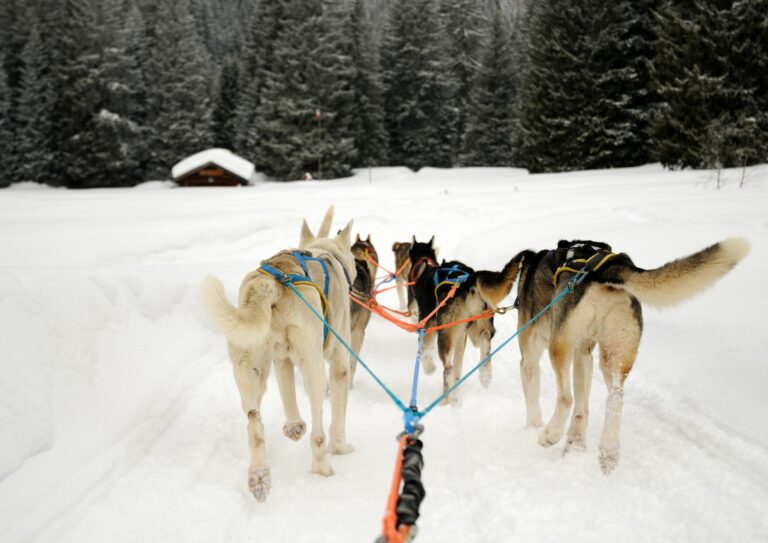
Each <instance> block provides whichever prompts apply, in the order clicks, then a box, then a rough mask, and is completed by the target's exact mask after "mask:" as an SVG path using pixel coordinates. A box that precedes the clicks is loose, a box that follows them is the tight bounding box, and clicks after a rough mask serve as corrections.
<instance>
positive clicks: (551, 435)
mask: <svg viewBox="0 0 768 543" xmlns="http://www.w3.org/2000/svg"><path fill="white" fill-rule="evenodd" d="M561 437H562V434H558V433H556V432H550V431H549V430H548V429H547V428H545V429H544V431H543V432H541V434H539V445H541V446H542V447H545V448H548V447H551V446H552V445H556V444H557V442H558V441H560V438H561Z"/></svg>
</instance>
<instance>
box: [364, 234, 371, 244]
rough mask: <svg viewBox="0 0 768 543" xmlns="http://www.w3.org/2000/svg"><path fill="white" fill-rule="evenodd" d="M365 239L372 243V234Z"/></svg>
mask: <svg viewBox="0 0 768 543" xmlns="http://www.w3.org/2000/svg"><path fill="white" fill-rule="evenodd" d="M365 241H367V242H368V243H370V242H371V235H370V234H368V237H367V238H365Z"/></svg>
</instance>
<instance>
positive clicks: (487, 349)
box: [467, 320, 494, 388]
mask: <svg viewBox="0 0 768 543" xmlns="http://www.w3.org/2000/svg"><path fill="white" fill-rule="evenodd" d="M467 332H468V333H469V338H470V339H471V340H472V345H474V346H475V347H477V348H479V349H480V360H483V359H485V358H486V357H487V356H488V355H489V354H490V353H491V338H492V337H493V333H494V328H493V320H481V321H475V322H473V323H471V324H470V325H469V327H468V329H467ZM478 373H479V376H480V384H481V385H483V387H485V388H488V387H489V386H490V384H491V378H492V377H493V367H492V366H491V359H490V358H489V359H488V361H487V362H486V363H485V364H483V365H482V367H481V368H480V370H479V372H478Z"/></svg>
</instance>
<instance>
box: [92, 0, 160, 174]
mask: <svg viewBox="0 0 768 543" xmlns="http://www.w3.org/2000/svg"><path fill="white" fill-rule="evenodd" d="M104 7H105V10H106V12H105V17H106V19H107V21H106V25H105V26H106V27H107V28H108V29H109V32H108V35H107V36H105V40H104V43H105V47H104V48H103V49H102V54H101V59H100V65H99V82H100V85H101V100H100V103H99V110H98V112H97V113H96V114H95V116H94V119H93V123H94V128H93V132H92V135H91V150H92V153H93V160H94V162H95V163H97V164H99V165H100V172H99V175H97V176H93V177H91V178H90V179H89V182H88V183H87V186H116V187H119V186H131V185H134V184H135V183H137V182H138V181H141V180H142V179H143V177H144V172H143V170H142V161H143V160H144V156H145V155H146V149H147V148H146V144H145V138H146V133H147V130H146V127H145V126H144V125H143V122H144V119H145V109H144V103H145V100H146V88H145V82H144V76H143V73H142V70H141V66H140V65H139V59H138V58H137V56H136V54H135V53H136V51H137V49H138V50H140V42H141V40H142V39H143V38H144V34H143V32H144V26H143V19H142V17H141V14H140V13H139V11H138V8H137V7H136V6H129V5H126V3H124V2H123V1H122V0H111V1H108V2H105V4H104ZM126 9H128V10H129V11H128V15H127V16H125V10H126ZM123 20H124V21H125V22H123Z"/></svg>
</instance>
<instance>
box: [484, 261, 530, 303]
mask: <svg viewBox="0 0 768 543" xmlns="http://www.w3.org/2000/svg"><path fill="white" fill-rule="evenodd" d="M529 253H530V251H523V252H521V253H519V254H517V255H516V256H514V257H513V258H512V260H510V261H509V262H507V264H506V265H505V266H504V269H503V270H501V271H500V272H494V271H485V270H483V271H479V272H477V291H478V292H479V293H480V296H481V297H482V298H483V301H485V303H486V304H488V305H489V306H490V307H493V308H496V306H498V305H499V303H500V302H501V301H502V300H503V299H504V298H505V297H506V296H507V294H509V291H510V290H512V284H513V283H514V282H515V279H516V278H517V274H518V273H520V266H522V264H523V260H524V259H525V256H526V255H527V254H529Z"/></svg>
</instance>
